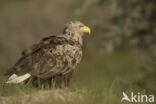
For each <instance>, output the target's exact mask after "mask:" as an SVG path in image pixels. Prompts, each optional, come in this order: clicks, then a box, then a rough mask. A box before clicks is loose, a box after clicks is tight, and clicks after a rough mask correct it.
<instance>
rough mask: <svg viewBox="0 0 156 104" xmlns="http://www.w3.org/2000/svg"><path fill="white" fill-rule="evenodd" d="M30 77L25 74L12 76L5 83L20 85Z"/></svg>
mask: <svg viewBox="0 0 156 104" xmlns="http://www.w3.org/2000/svg"><path fill="white" fill-rule="evenodd" d="M30 76H31V75H30V74H29V73H26V74H24V75H21V76H18V75H16V74H12V75H11V76H10V77H9V78H8V80H7V81H6V82H5V83H13V84H17V83H21V82H23V81H25V80H26V79H28V78H29V77H30Z"/></svg>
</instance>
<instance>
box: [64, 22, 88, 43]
mask: <svg viewBox="0 0 156 104" xmlns="http://www.w3.org/2000/svg"><path fill="white" fill-rule="evenodd" d="M84 33H87V34H90V33H91V30H90V28H89V27H88V26H85V25H84V24H83V23H82V22H80V21H70V22H69V23H67V24H66V25H65V27H64V29H63V34H65V35H67V36H69V37H70V38H72V39H75V40H77V41H81V43H82V36H83V35H84Z"/></svg>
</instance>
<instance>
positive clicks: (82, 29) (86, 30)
mask: <svg viewBox="0 0 156 104" xmlns="http://www.w3.org/2000/svg"><path fill="white" fill-rule="evenodd" d="M80 30H81V31H83V32H86V33H88V34H90V33H91V30H90V28H89V27H87V26H83V27H81V28H80Z"/></svg>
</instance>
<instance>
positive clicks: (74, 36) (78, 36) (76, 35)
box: [65, 33, 83, 45]
mask: <svg viewBox="0 0 156 104" xmlns="http://www.w3.org/2000/svg"><path fill="white" fill-rule="evenodd" d="M65 35H66V36H67V37H68V38H70V39H71V40H74V41H77V42H78V43H79V44H80V45H83V39H82V36H83V34H82V33H68V34H65Z"/></svg>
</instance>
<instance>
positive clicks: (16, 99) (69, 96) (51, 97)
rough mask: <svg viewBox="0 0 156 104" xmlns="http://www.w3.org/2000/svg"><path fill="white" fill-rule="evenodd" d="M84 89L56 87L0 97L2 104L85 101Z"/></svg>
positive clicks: (0, 103)
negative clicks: (27, 93) (73, 89)
mask: <svg viewBox="0 0 156 104" xmlns="http://www.w3.org/2000/svg"><path fill="white" fill-rule="evenodd" d="M84 93H85V92H84V91H75V92H73V91H70V90H68V89H56V90H49V91H42V90H41V91H37V92H35V93H32V94H29V95H22V96H10V97H0V104H16V103H19V104H34V103H39V104H40V103H45V102H47V103H48V104H50V103H52V102H53V103H54V102H55V103H64V104H66V103H74V102H75V101H77V100H79V101H83V94H84Z"/></svg>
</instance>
